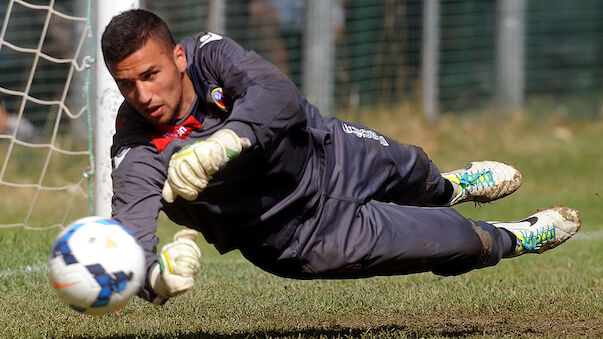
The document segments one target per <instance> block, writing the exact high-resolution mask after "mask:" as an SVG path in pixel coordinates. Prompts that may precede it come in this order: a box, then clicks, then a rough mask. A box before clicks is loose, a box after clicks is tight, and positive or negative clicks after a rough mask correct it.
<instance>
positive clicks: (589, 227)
mask: <svg viewBox="0 0 603 339" xmlns="http://www.w3.org/2000/svg"><path fill="white" fill-rule="evenodd" d="M417 111H418V110H417V109H416V108H415V107H413V106H412V105H410V104H407V105H402V106H400V107H398V108H396V109H393V110H391V111H388V112H385V111H384V112H374V113H368V112H366V113H364V112H363V114H362V115H354V114H349V115H346V116H343V117H342V118H343V119H346V120H353V121H356V122H359V123H361V124H364V125H367V126H368V127H371V128H374V129H377V130H379V131H381V132H383V133H384V134H386V135H389V136H393V137H394V138H395V139H397V140H399V141H401V142H405V143H412V144H418V145H421V146H423V148H424V149H425V150H426V151H427V152H428V154H429V155H430V157H431V158H432V159H433V161H434V162H435V163H436V164H438V166H439V167H440V168H441V169H442V170H451V169H454V168H457V167H459V166H462V165H464V164H465V163H467V162H469V161H470V160H483V159H492V160H500V161H506V162H510V163H512V164H514V165H515V166H517V167H518V168H519V169H520V170H521V171H522V173H523V177H524V184H523V186H522V188H521V189H520V190H519V191H518V192H516V193H515V194H513V195H512V196H510V197H508V198H506V199H504V200H501V201H497V202H495V203H492V204H485V205H483V206H477V207H476V206H474V205H472V204H465V205H462V206H459V207H458V208H457V210H458V211H460V212H461V213H462V214H464V215H465V216H467V217H470V218H472V219H477V220H517V219H520V218H523V217H525V216H527V215H529V214H531V213H533V212H534V211H535V210H536V209H537V208H542V207H548V206H551V205H553V204H555V203H565V204H568V205H569V206H572V207H574V208H577V209H578V210H579V211H580V212H581V214H582V218H583V226H582V229H581V231H580V233H579V234H578V236H576V237H575V238H573V239H571V240H570V241H568V243H567V244H564V245H563V246H561V247H560V248H558V249H555V250H554V251H551V252H547V253H545V254H543V255H528V256H524V257H521V258H514V259H510V260H503V261H502V262H501V263H500V264H499V265H497V266H496V267H491V268H487V269H483V270H478V271H472V272H470V273H468V274H464V275H461V276H456V277H440V276H436V275H434V274H431V273H423V274H416V275H409V276H397V277H376V278H370V279H361V280H345V281H338V280H333V281H331V280H317V281H299V280H291V279H283V278H279V277H275V276H273V275H270V274H268V273H266V272H263V271H262V270H260V269H258V268H256V267H254V266H253V265H252V264H250V263H249V262H247V261H246V260H244V259H243V258H242V256H241V255H240V253H238V252H236V251H235V252H231V253H228V254H227V255H222V256H221V255H219V254H218V253H217V251H216V250H215V249H213V247H211V246H210V245H208V244H206V243H202V244H201V249H202V252H203V258H202V272H201V273H200V275H199V278H198V279H197V280H196V286H195V288H194V289H193V290H192V291H190V292H188V293H187V294H185V295H183V296H181V297H178V298H177V299H174V300H171V301H170V302H168V303H167V304H166V305H164V306H162V307H161V308H158V307H155V306H153V305H150V304H149V303H146V302H144V301H142V300H140V299H138V298H135V299H134V300H133V301H132V302H130V304H128V305H127V306H126V307H125V308H124V309H123V310H121V311H120V312H118V313H115V314H111V315H108V316H103V317H92V316H84V315H80V314H77V313H75V312H74V311H72V310H70V309H68V308H67V307H66V306H65V305H63V304H62V303H61V302H60V301H59V299H58V297H57V296H56V295H55V294H54V291H53V290H52V288H51V287H50V284H49V283H48V278H47V275H46V267H45V264H46V260H47V256H48V253H49V251H50V246H51V244H52V240H53V238H54V235H55V234H56V232H58V229H53V230H48V231H30V230H25V229H22V228H15V229H0V253H1V254H0V258H2V259H1V260H0V294H1V295H2V296H4V297H3V298H0V306H1V307H2V309H3V310H5V311H4V312H3V314H2V315H0V323H2V324H3V325H4V326H3V332H2V333H3V335H5V336H7V337H72V336H75V337H81V336H84V337H95V336H101V337H112V336H114V337H181V338H187V337H190V338H193V337H216V336H226V337H227V336H244V337H245V336H251V337H291V338H297V337H299V336H301V337H320V336H323V337H367V338H369V337H434V336H435V337H450V336H462V337H476V338H477V337H479V338H481V337H484V336H485V337H518V336H527V337H549V338H557V337H566V336H571V337H573V336H576V337H582V336H589V337H601V336H602V335H603V321H602V319H603V295H602V293H601V291H602V290H603V286H602V279H603V266H602V265H601V263H602V262H603V236H602V234H603V198H602V197H601V195H603V192H602V190H603V177H601V175H600V173H601V170H602V169H603V139H602V137H601V136H603V120H601V119H599V120H584V121H580V120H576V121H571V120H567V119H564V118H560V117H559V116H554V115H553V116H551V117H549V118H543V119H541V120H530V119H529V118H527V117H521V116H516V117H512V118H509V117H506V116H502V115H494V114H485V113H484V114H472V115H466V116H460V117H459V116H449V115H444V116H443V117H442V119H441V121H440V122H438V123H437V124H433V125H432V124H428V123H427V122H425V121H424V120H423V119H422V118H421V117H420V116H418V114H416V113H415V112H417ZM71 166H72V165H69V167H71ZM65 170H68V169H67V168H65ZM24 171H27V166H26V167H24ZM74 175H75V176H78V175H80V173H77V171H74V172H73V173H71V174H69V175H67V177H71V176H74ZM56 180H57V181H60V180H62V179H59V178H57V179H56ZM2 189H3V190H4V188H2ZM0 193H2V194H0V197H1V198H0V207H2V208H3V209H4V211H5V212H4V213H3V215H2V218H3V219H5V218H8V219H11V218H17V216H22V215H23V214H24V211H25V212H26V210H27V208H28V207H27V206H28V205H27V201H28V200H30V199H31V197H32V193H31V192H27V190H20V191H19V190H17V191H16V192H13V193H12V195H11V193H8V192H6V191H2V192H0ZM43 199H44V200H43V203H42V205H43V206H44V207H41V209H40V211H41V213H40V215H39V216H37V217H36V218H39V219H43V216H44V215H46V218H47V219H48V221H50V222H53V221H51V220H54V219H55V216H54V214H53V213H56V210H60V207H58V206H59V205H56V204H55V203H56V200H63V199H64V198H60V199H54V200H55V201H53V199H52V197H44V198H43ZM2 204H3V205H2ZM84 211H85V208H84ZM72 218H73V219H75V218H76V216H73V217H72ZM11 220H13V219H11ZM36 220H37V219H36ZM41 221H42V220H40V222H41ZM2 222H4V220H2ZM179 228H180V226H175V225H173V224H171V223H170V222H169V221H168V220H167V218H166V217H165V216H161V217H160V227H159V230H158V235H159V236H160V238H161V241H162V242H161V243H162V244H163V243H165V242H168V241H170V239H171V237H172V235H173V234H174V233H175V232H176V231H177V230H178V229H179Z"/></svg>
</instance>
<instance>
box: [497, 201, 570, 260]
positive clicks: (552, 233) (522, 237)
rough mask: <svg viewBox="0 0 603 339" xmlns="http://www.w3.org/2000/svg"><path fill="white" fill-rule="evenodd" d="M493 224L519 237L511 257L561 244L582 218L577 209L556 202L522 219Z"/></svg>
mask: <svg viewBox="0 0 603 339" xmlns="http://www.w3.org/2000/svg"><path fill="white" fill-rule="evenodd" d="M491 224H492V225H494V226H496V227H501V228H505V229H506V230H508V231H510V232H511V233H513V234H514V235H515V237H517V245H516V247H515V251H513V252H512V253H511V254H509V255H506V256H505V257H507V258H511V257H516V256H518V255H522V254H525V253H542V252H544V251H546V250H549V249H551V248H555V247H557V246H559V245H561V244H562V243H564V242H565V241H566V240H567V239H569V238H571V237H572V236H573V235H574V234H576V232H578V230H579V229H580V224H581V219H580V214H579V213H578V211H576V210H575V209H572V208H569V207H565V206H553V207H551V208H547V209H545V210H541V211H539V212H537V213H535V214H534V215H531V216H529V217H528V218H526V219H524V220H521V221H516V222H509V223H500V222H491Z"/></svg>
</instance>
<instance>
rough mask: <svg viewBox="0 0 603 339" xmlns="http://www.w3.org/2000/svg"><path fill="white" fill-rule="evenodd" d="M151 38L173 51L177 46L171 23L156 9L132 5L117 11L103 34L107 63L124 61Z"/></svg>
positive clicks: (103, 47) (102, 44) (102, 40)
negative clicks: (169, 24)
mask: <svg viewBox="0 0 603 339" xmlns="http://www.w3.org/2000/svg"><path fill="white" fill-rule="evenodd" d="M149 39H153V40H154V41H155V42H156V43H157V44H158V45H159V46H160V47H163V48H165V50H166V51H169V52H171V51H172V50H173V49H174V46H176V42H175V40H174V37H173V36H172V32H171V31H170V29H169V27H168V25H167V24H166V23H165V21H163V20H162V19H161V18H160V17H159V16H157V15H155V14H154V13H151V12H149V11H145V10H142V9H132V10H129V11H126V12H123V13H120V14H119V15H116V16H115V17H113V19H111V21H110V22H109V25H107V28H105V32H104V33H103V37H102V38H101V48H102V50H103V57H104V59H105V63H106V64H107V65H108V64H114V63H116V62H120V61H122V60H123V59H125V58H126V57H128V56H129V55H130V54H132V53H134V52H136V51H137V50H139V49H140V48H142V46H144V45H145V44H146V43H147V41H148V40H149Z"/></svg>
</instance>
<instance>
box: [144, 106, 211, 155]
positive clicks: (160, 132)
mask: <svg viewBox="0 0 603 339" xmlns="http://www.w3.org/2000/svg"><path fill="white" fill-rule="evenodd" d="M200 128H201V123H200V122H199V120H197V119H196V118H195V117H194V116H192V115H189V117H188V118H186V120H185V121H184V122H183V123H181V124H180V125H177V126H173V125H162V126H159V127H157V128H155V131H154V132H153V133H151V141H153V144H155V147H157V150H158V151H159V152H161V151H163V150H164V149H165V148H166V147H167V145H168V144H169V143H170V142H172V140H174V139H176V138H178V139H182V140H184V139H186V137H187V136H188V135H189V134H191V133H192V132H193V131H195V130H198V129H200Z"/></svg>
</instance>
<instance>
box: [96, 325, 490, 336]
mask: <svg viewBox="0 0 603 339" xmlns="http://www.w3.org/2000/svg"><path fill="white" fill-rule="evenodd" d="M487 334H488V333H487V332H486V331H484V329H483V328H480V327H478V326H469V327H468V328H466V329H463V330H456V329H446V328H442V329H428V328H423V329H419V328H413V327H409V326H404V325H384V326H379V327H373V328H365V329H362V328H348V327H335V328H306V329H299V330H282V331H279V330H270V331H251V332H239V333H232V334H219V333H208V332H203V331H201V332H195V333H169V334H168V333H166V334H165V335H151V336H145V337H146V338H174V337H177V338H184V339H190V338H218V339H221V338H317V337H327V338H358V337H362V336H368V337H402V338H424V337H433V336H441V337H466V336H471V335H487ZM105 338H107V339H109V338H111V339H121V338H140V335H123V336H109V337H105Z"/></svg>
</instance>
